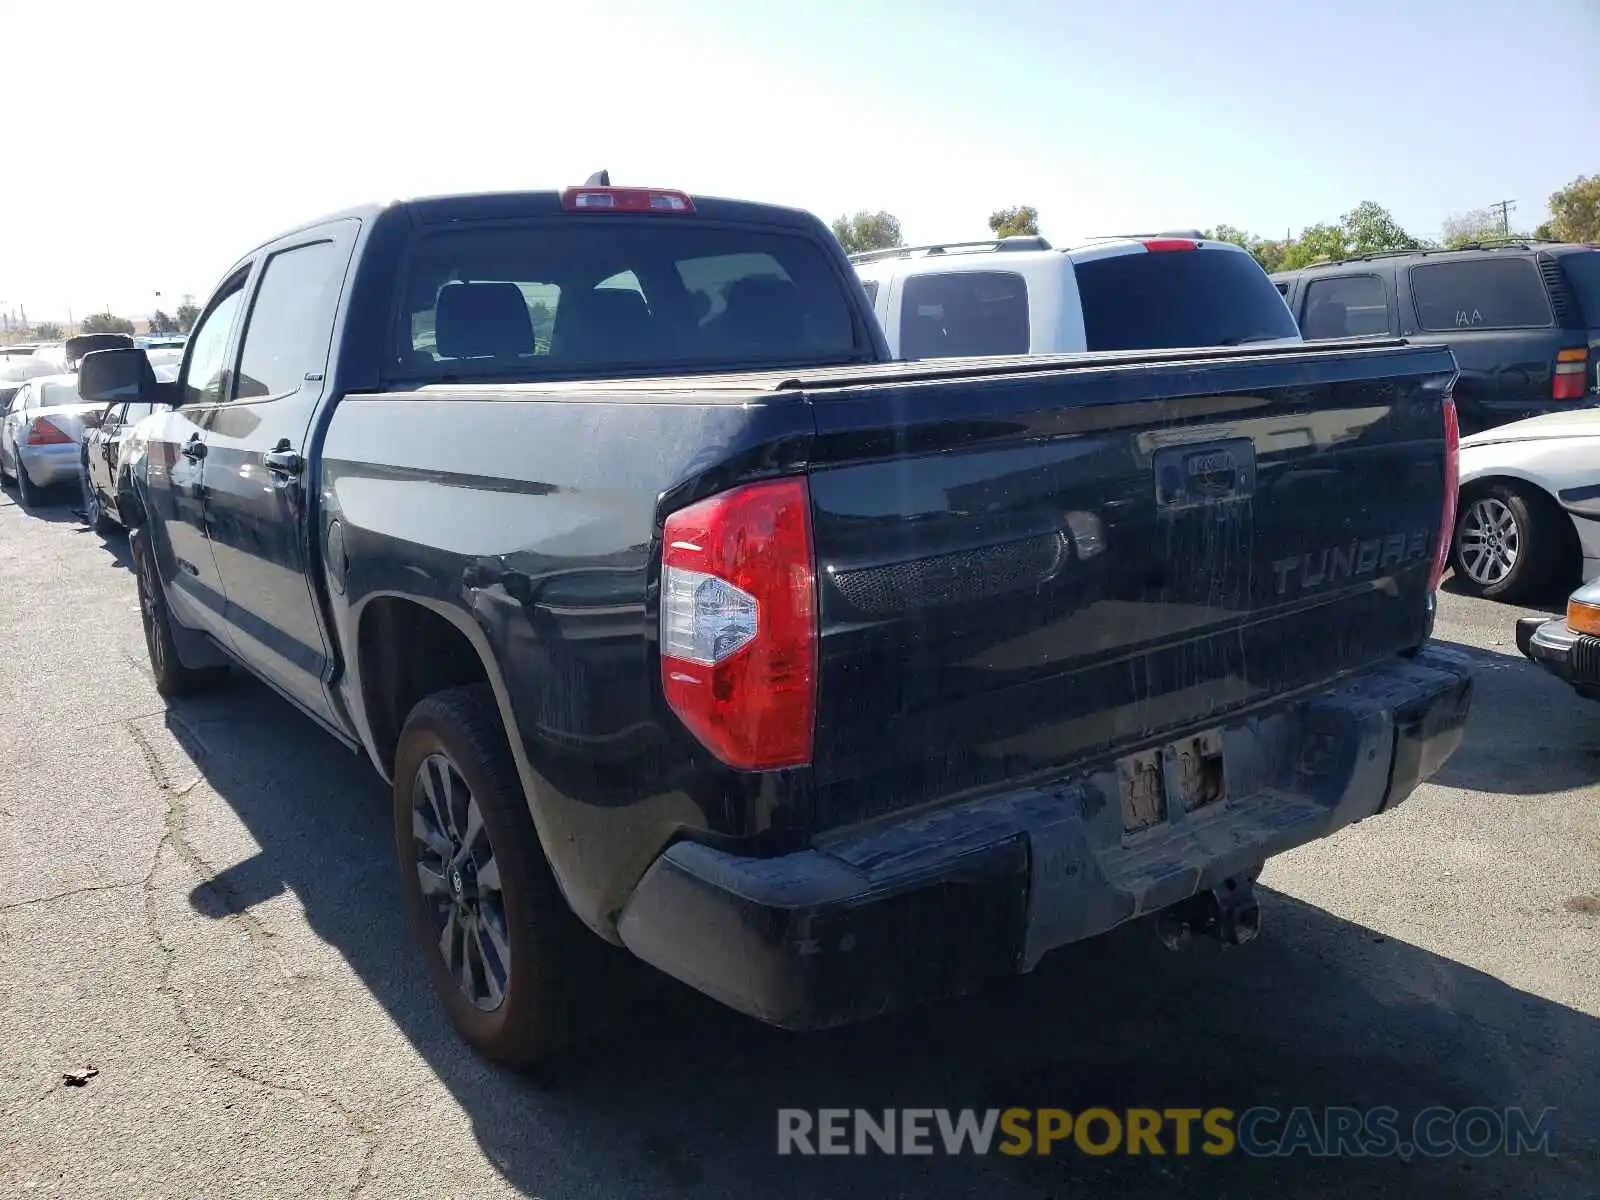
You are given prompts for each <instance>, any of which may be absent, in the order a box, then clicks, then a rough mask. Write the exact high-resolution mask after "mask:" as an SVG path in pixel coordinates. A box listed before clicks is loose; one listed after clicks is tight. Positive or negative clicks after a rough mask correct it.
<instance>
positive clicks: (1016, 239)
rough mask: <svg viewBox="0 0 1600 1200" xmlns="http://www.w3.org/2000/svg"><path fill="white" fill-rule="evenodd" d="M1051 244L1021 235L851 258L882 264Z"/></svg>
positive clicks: (1041, 247) (896, 249) (900, 248)
mask: <svg viewBox="0 0 1600 1200" xmlns="http://www.w3.org/2000/svg"><path fill="white" fill-rule="evenodd" d="M1050 248H1051V246H1050V243H1049V242H1047V241H1045V240H1044V239H1043V238H1042V237H1040V236H1039V235H1038V234H1030V233H1021V234H1016V235H1014V236H1012V237H1004V238H987V239H985V240H984V241H981V242H934V243H933V244H931V245H927V246H890V247H888V248H887V249H884V250H862V251H859V252H858V253H856V254H852V255H851V256H850V261H851V262H853V263H869V262H881V261H882V260H883V259H886V258H910V257H911V256H912V255H913V254H922V255H929V254H945V253H948V252H949V251H951V250H960V251H975V250H985V251H989V252H991V253H994V252H998V251H1009V250H1049V249H1050Z"/></svg>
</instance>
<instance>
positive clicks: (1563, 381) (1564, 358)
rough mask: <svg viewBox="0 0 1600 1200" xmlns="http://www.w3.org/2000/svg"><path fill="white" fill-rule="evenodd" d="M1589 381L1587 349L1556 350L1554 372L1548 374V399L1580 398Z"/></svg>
mask: <svg viewBox="0 0 1600 1200" xmlns="http://www.w3.org/2000/svg"><path fill="white" fill-rule="evenodd" d="M1588 382H1589V351H1588V350H1586V349H1582V348H1579V349H1574V350H1558V351H1557V352H1556V369H1555V374H1553V375H1551V376H1550V399H1552V400H1582V399H1583V393H1584V391H1585V390H1586V388H1585V385H1586V384H1587V383H1588Z"/></svg>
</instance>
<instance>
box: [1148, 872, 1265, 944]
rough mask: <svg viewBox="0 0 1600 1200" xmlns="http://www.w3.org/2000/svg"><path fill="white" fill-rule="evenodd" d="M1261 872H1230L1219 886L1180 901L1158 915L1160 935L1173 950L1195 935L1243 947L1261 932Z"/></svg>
mask: <svg viewBox="0 0 1600 1200" xmlns="http://www.w3.org/2000/svg"><path fill="white" fill-rule="evenodd" d="M1257 873H1258V872H1257V871H1252V872H1249V873H1248V874H1242V875H1230V876H1228V878H1226V879H1224V880H1223V881H1222V882H1221V883H1219V884H1218V885H1217V886H1216V887H1214V888H1210V889H1209V890H1207V891H1204V892H1199V893H1197V894H1195V895H1193V896H1190V897H1189V898H1188V899H1187V900H1180V901H1179V902H1178V903H1177V904H1174V905H1172V906H1171V907H1170V908H1164V909H1162V910H1161V911H1160V912H1159V913H1157V914H1156V936H1158V937H1159V938H1160V939H1161V942H1162V944H1163V945H1164V946H1166V947H1167V949H1169V950H1181V949H1183V947H1184V946H1185V945H1186V944H1187V943H1188V942H1189V940H1190V939H1191V938H1193V937H1196V936H1199V937H1213V938H1216V939H1217V940H1218V941H1219V942H1221V943H1222V944H1223V945H1225V946H1242V945H1244V943H1246V942H1248V941H1249V940H1250V939H1251V938H1253V937H1255V936H1256V934H1258V933H1260V932H1261V905H1260V904H1259V903H1257V901H1256V875H1257Z"/></svg>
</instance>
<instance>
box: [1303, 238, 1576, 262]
mask: <svg viewBox="0 0 1600 1200" xmlns="http://www.w3.org/2000/svg"><path fill="white" fill-rule="evenodd" d="M1547 245H1550V243H1549V242H1541V241H1540V240H1539V239H1538V238H1483V239H1481V240H1479V241H1476V242H1464V243H1462V244H1461V245H1459V246H1418V247H1417V248H1416V249H1415V250H1374V251H1373V252H1372V253H1371V254H1352V255H1350V256H1349V257H1348V258H1329V259H1323V260H1319V261H1317V262H1314V263H1308V264H1307V265H1308V266H1313V267H1336V266H1339V265H1340V264H1341V263H1355V262H1373V261H1375V260H1377V259H1380V258H1404V257H1405V256H1406V255H1408V254H1455V253H1456V252H1457V251H1460V250H1532V249H1533V248H1534V247H1535V246H1547Z"/></svg>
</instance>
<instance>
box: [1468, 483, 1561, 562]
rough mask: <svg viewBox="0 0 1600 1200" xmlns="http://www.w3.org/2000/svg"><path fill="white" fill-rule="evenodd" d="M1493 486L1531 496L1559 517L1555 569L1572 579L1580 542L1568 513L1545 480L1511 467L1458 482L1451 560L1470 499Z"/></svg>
mask: <svg viewBox="0 0 1600 1200" xmlns="http://www.w3.org/2000/svg"><path fill="white" fill-rule="evenodd" d="M1496 485H1509V486H1511V487H1514V488H1517V489H1518V490H1521V491H1524V492H1528V493H1531V494H1532V496H1533V497H1534V498H1535V499H1536V500H1537V501H1538V502H1539V503H1540V504H1541V505H1542V506H1543V507H1544V508H1545V509H1546V510H1547V511H1548V512H1549V513H1550V514H1551V515H1552V516H1559V517H1560V518H1561V521H1560V523H1559V526H1558V528H1559V530H1560V537H1561V560H1560V563H1559V569H1560V570H1561V571H1563V572H1565V573H1566V574H1568V575H1571V576H1573V577H1576V576H1577V575H1578V574H1579V573H1580V572H1581V569H1582V566H1583V542H1582V539H1581V537H1580V535H1579V533H1578V527H1577V524H1576V521H1575V519H1574V517H1573V515H1572V513H1570V512H1568V511H1567V507H1566V505H1564V504H1562V503H1561V500H1560V498H1559V497H1558V496H1557V495H1556V494H1555V492H1554V491H1553V490H1552V488H1551V486H1550V484H1549V483H1548V482H1547V481H1546V480H1545V479H1542V478H1540V477H1539V476H1536V475H1534V474H1532V473H1530V472H1527V471H1523V470H1519V469H1517V468H1515V467H1509V468H1501V469H1498V470H1495V471H1485V472H1484V473H1483V474H1481V475H1475V476H1473V477H1472V478H1471V479H1468V480H1464V481H1463V482H1462V484H1461V488H1460V491H1459V492H1458V493H1457V500H1456V527H1455V529H1453V530H1452V531H1451V533H1450V542H1451V556H1452V559H1454V556H1455V552H1456V546H1455V542H1456V539H1457V537H1458V536H1459V535H1460V532H1461V525H1462V522H1463V520H1464V518H1465V517H1466V513H1467V509H1468V507H1469V506H1470V505H1471V504H1472V502H1473V501H1474V500H1477V499H1478V498H1479V497H1481V496H1483V495H1484V494H1485V493H1487V492H1488V491H1489V490H1490V489H1492V488H1493V487H1495V486H1496Z"/></svg>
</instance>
